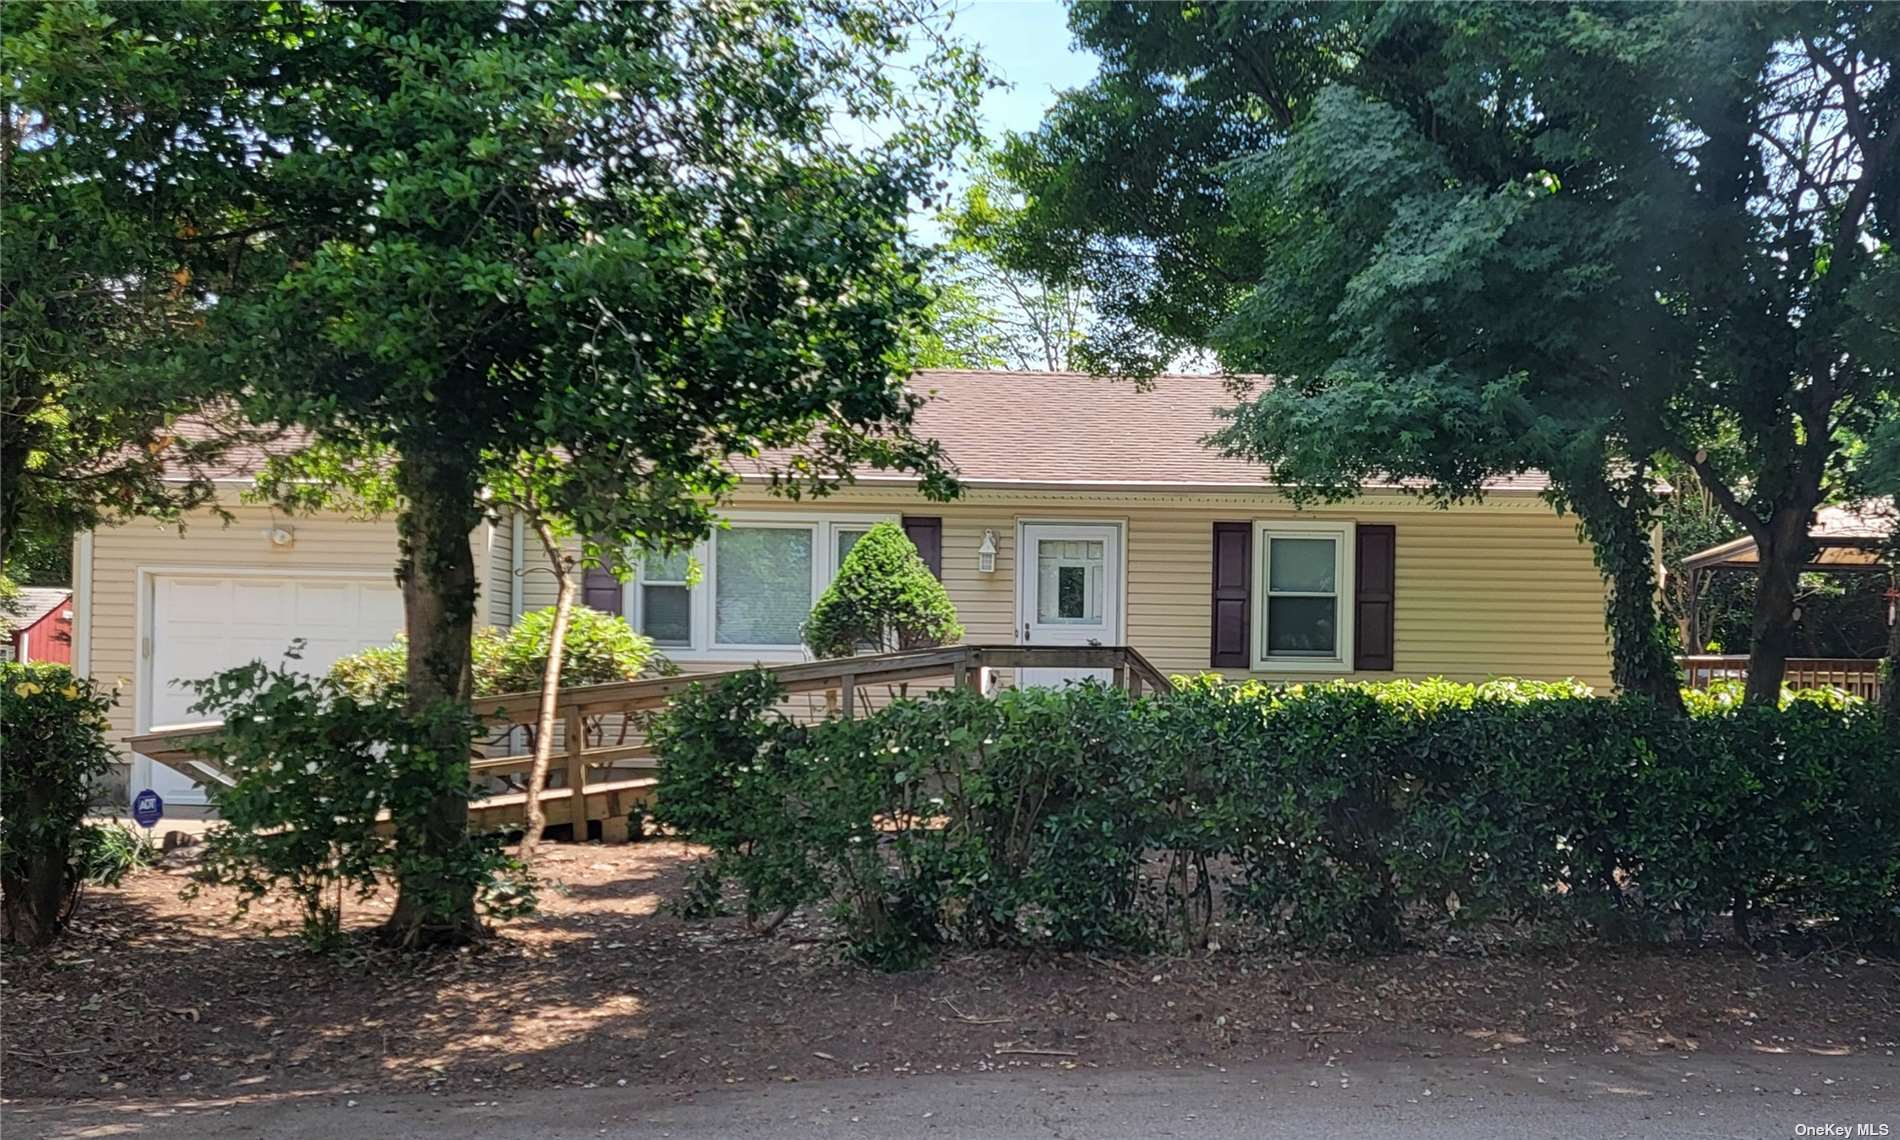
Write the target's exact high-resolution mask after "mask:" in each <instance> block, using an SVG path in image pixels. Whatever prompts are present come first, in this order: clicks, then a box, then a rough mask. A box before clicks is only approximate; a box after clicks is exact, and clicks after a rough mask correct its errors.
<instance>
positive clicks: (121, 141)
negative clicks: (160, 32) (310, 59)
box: [0, 2, 259, 585]
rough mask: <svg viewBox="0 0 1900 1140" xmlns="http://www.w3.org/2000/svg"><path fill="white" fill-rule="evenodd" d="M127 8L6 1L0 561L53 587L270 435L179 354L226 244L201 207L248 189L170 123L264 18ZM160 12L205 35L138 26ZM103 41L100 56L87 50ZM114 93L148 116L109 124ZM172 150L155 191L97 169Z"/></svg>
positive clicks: (148, 183) (191, 106) (2, 568)
mask: <svg viewBox="0 0 1900 1140" xmlns="http://www.w3.org/2000/svg"><path fill="white" fill-rule="evenodd" d="M119 16H120V17H121V18H125V19H122V20H115V19H113V18H111V17H110V16H109V15H108V12H107V11H106V10H105V9H103V8H101V7H100V6H97V5H80V4H62V3H34V2H28V3H22V4H8V5H7V6H6V8H5V9H4V10H3V11H0V71H4V73H5V75H6V76H7V87H8V91H7V104H6V108H5V110H4V119H3V120H0V166H3V168H4V182H5V184H6V194H5V195H4V197H3V198H0V235H3V237H0V240H4V244H5V246H6V250H7V256H6V257H5V258H4V259H0V297H4V298H5V306H6V345H5V349H4V352H3V353H0V357H3V359H0V407H3V408H4V412H5V414H4V415H0V486H4V487H6V488H7V493H6V495H5V496H4V497H0V572H4V573H7V574H10V575H13V576H15V577H17V578H19V579H20V580H22V581H26V582H31V583H36V584H37V583H44V584H49V585H50V584H55V583H61V582H65V581H68V580H70V579H69V577H67V576H66V575H64V574H62V573H61V567H62V566H63V565H64V563H65V562H66V555H65V553H64V552H65V550H66V549H67V548H68V547H69V546H70V544H71V541H72V535H73V532H74V531H75V530H80V529H85V528H89V527H92V526H96V525H98V524H99V523H100V522H102V521H109V520H116V519H125V518H130V517H135V516H158V517H166V518H169V517H175V516H176V515H177V514H178V513H179V512H181V511H183V510H187V509H189V508H192V507H194V506H199V505H203V504H205V503H207V502H208V501H209V500H210V499H211V495H212V491H213V485H212V481H211V478H210V477H209V474H208V472H207V466H206V465H207V464H208V463H209V462H210V461H212V460H214V459H215V458H216V457H217V456H218V454H219V453H220V452H221V450H222V449H223V447H224V446H225V445H226V444H227V443H229V442H232V441H234V440H242V439H251V438H255V437H256V436H257V435H258V434H259V433H258V432H256V431H255V430H247V429H242V428H240V427H238V426H237V425H235V424H231V423H228V422H219V421H217V420H216V419H215V418H214V417H210V416H206V415H204V414H203V404H204V402H205V400H206V398H207V397H208V396H209V395H210V394H212V393H214V392H217V391H219V390H220V383H221V381H222V378H220V377H215V376H211V375H208V374H205V373H202V372H194V371H192V370H189V369H181V368H172V367H168V366H165V365H164V364H163V357H164V356H165V355H166V354H167V353H169V352H171V351H173V350H175V349H176V347H177V346H178V345H179V344H181V343H183V342H186V341H189V340H192V339H194V338H195V337H197V336H199V335H201V332H202V322H200V321H198V320H197V317H198V316H199V313H198V311H197V310H198V307H199V306H200V305H201V304H202V303H203V301H204V300H205V299H206V297H207V296H208V295H209V292H210V291H212V290H215V289H216V288H218V287H219V283H218V278H219V273H218V269H219V268H222V265H221V263H224V262H225V261H226V260H227V259H225V258H224V257H222V256H213V257H206V256H204V255H205V254H206V252H207V251H206V248H205V247H204V246H203V245H202V244H201V243H200V241H199V240H198V239H199V231H198V229H197V227H196V226H194V225H193V222H194V221H195V222H196V223H197V226H204V227H208V228H214V227H217V226H219V225H220V224H221V222H222V220H223V213H224V211H225V210H226V209H227V208H230V207H232V206H233V205H234V203H233V201H232V199H231V197H230V196H229V194H228V191H229V189H230V187H229V183H228V180H227V179H226V178H224V177H222V176H221V174H220V171H219V168H220V166H221V164H222V163H223V161H224V159H225V158H226V156H224V155H220V154H215V153H212V152H211V151H210V150H208V149H207V150H202V151H193V150H190V149H188V148H178V149H177V150H172V144H173V136H172V130H173V129H175V128H178V127H179V125H180V124H181V122H183V121H185V120H189V119H191V118H193V117H194V116H195V115H196V114H197V113H199V112H201V111H202V110H203V108H204V107H205V106H207V105H208V104H210V103H212V102H215V101H216V100H217V98H218V97H219V96H220V95H221V94H222V93H223V92H224V90H225V88H226V85H227V83H228V82H229V80H228V78H227V76H228V75H229V74H231V72H232V69H233V68H241V67H242V66H243V64H242V63H241V62H240V60H241V59H243V58H244V57H245V56H246V52H247V49H248V47H249V46H250V45H249V43H248V37H247V36H246V35H245V34H244V31H243V29H244V25H245V21H246V20H247V19H248V18H249V17H248V15H247V14H246V13H245V12H244V11H243V9H242V8H240V7H239V6H237V5H213V6H202V7H198V8H195V9H190V10H187V9H185V8H182V7H178V6H174V7H173V8H172V9H171V10H169V11H165V12H157V11H150V12H144V13H132V12H127V11H124V10H121V11H120V12H119ZM147 20H149V21H151V22H152V23H155V24H162V25H164V26H165V29H166V31H168V32H169V31H173V30H176V31H179V32H181V33H184V34H186V35H188V36H189V37H190V39H189V42H188V43H173V42H168V40H169V37H166V39H164V40H160V39H157V38H150V39H148V38H146V37H144V36H142V35H140V34H139V31H138V29H136V28H131V27H127V26H126V24H127V23H142V22H144V21H147ZM95 51H96V52H99V53H100V55H99V56H97V57H95V62H96V63H97V66H90V67H76V66H74V60H75V57H76V56H77V55H82V54H90V53H93V52H95ZM168 57H170V58H168ZM154 70H156V71H158V72H162V73H164V74H165V76H166V78H165V81H164V82H153V81H152V77H153V74H154ZM134 106H136V111H133V110H130V108H132V107H134ZM107 107H114V108H120V109H123V113H125V114H128V115H136V116H137V119H138V122H139V124H140V126H139V129H128V130H123V131H121V130H97V129H95V124H96V123H97V121H98V117H99V116H100V115H101V114H102V112H103V113H110V112H104V109H105V108H107ZM167 151H171V153H170V155H169V158H170V161H169V162H167V163H166V166H167V168H168V172H169V173H170V174H171V175H172V177H166V178H141V179H139V183H140V185H139V186H138V187H137V188H135V187H134V186H133V185H131V184H128V183H127V182H123V181H118V180H114V179H101V178H99V177H97V171H98V167H99V164H101V163H102V162H109V163H111V164H113V165H115V166H118V167H121V168H123V169H126V170H139V171H149V170H152V169H153V168H154V166H155V164H156V163H157V162H158V160H159V157H160V155H161V154H162V153H164V152H167ZM219 252H220V254H222V252H223V251H219ZM183 417H190V418H191V419H192V420H193V421H194V422H193V423H192V424H191V426H190V428H189V430H185V429H182V428H181V427H180V425H179V423H178V421H179V419H180V418H183Z"/></svg>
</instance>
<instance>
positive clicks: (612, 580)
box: [581, 566, 627, 614]
mask: <svg viewBox="0 0 1900 1140" xmlns="http://www.w3.org/2000/svg"><path fill="white" fill-rule="evenodd" d="M581 605H584V606H586V607H587V608H588V609H590V610H599V611H600V612H601V613H604V614H624V613H625V612H626V609H627V594H626V591H625V590H624V589H623V588H622V586H621V582H620V579H618V578H616V577H614V576H613V572H612V571H609V570H605V569H603V568H601V567H599V566H589V567H586V568H585V569H583V570H582V571H581Z"/></svg>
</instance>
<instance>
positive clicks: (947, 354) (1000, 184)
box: [919, 156, 1088, 372]
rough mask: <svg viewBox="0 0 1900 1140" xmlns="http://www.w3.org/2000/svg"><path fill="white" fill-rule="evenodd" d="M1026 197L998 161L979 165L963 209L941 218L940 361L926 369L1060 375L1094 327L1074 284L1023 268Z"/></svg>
mask: <svg viewBox="0 0 1900 1140" xmlns="http://www.w3.org/2000/svg"><path fill="white" fill-rule="evenodd" d="M1022 210H1023V206H1022V201H1021V194H1020V192H1019V191H1017V189H1016V188H1015V187H1014V186H1013V185H1011V184H1010V182H1009V181H1008V179H1007V177H1006V176H1005V175H1004V173H1003V171H1002V168H1001V167H1000V166H999V165H998V163H997V161H996V159H995V157H994V156H985V158H984V159H983V160H982V161H979V162H978V163H976V164H975V166H974V169H973V171H972V174H971V179H970V182H969V183H968V185H966V186H965V187H964V189H963V191H962V192H961V194H960V195H959V196H958V198H957V200H956V202H955V203H954V204H953V205H951V206H950V207H949V208H947V209H945V210H943V211H942V212H940V213H939V214H938V215H937V223H938V225H940V226H942V227H943V230H944V233H945V241H944V244H943V247H942V249H941V250H940V256H939V262H938V276H939V279H940V292H939V294H938V297H937V299H936V302H935V304H934V307H933V311H932V319H931V328H932V331H933V333H934V335H935V340H934V342H933V344H934V346H935V347H936V348H937V351H936V352H935V353H926V354H925V356H924V357H923V359H922V360H921V361H920V363H919V367H926V368H932V367H962V368H1014V369H1016V370H1018V371H1023V372H1034V371H1049V372H1061V371H1064V370H1066V369H1067V368H1068V367H1069V365H1070V361H1069V355H1070V353H1071V351H1072V350H1073V349H1074V348H1075V346H1076V345H1077V344H1078V343H1079V342H1080V341H1081V339H1082V336H1083V333H1084V331H1085V330H1086V328H1087V326H1088V294H1087V291H1086V290H1085V289H1084V288H1083V287H1082V286H1081V284H1080V283H1079V282H1077V281H1075V280H1074V279H1064V280H1055V279H1049V278H1045V277H1041V276H1039V275H1037V274H1036V273H1033V272H1029V271H1026V270H1024V269H1022V268H1020V267H1019V264H1020V263H1021V262H1022V261H1024V260H1025V259H1024V258H1023V257H1021V256H1020V255H1019V254H1018V253H1017V252H1016V251H1015V250H1014V249H1013V248H1012V246H1013V243H1014V242H1015V240H1016V233H1017V229H1018V226H1019V224H1020V218H1021V216H1022Z"/></svg>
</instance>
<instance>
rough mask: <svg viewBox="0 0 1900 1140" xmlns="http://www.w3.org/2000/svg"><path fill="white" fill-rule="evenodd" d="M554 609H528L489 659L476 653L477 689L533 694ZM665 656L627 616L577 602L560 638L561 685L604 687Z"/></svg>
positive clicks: (538, 682) (545, 653)
mask: <svg viewBox="0 0 1900 1140" xmlns="http://www.w3.org/2000/svg"><path fill="white" fill-rule="evenodd" d="M553 628H554V607H552V606H549V607H548V608H547V609H543V610H532V611H530V612H528V613H525V614H522V615H521V618H520V620H518V621H516V622H515V624H514V625H512V626H510V627H509V628H508V629H507V631H506V632H505V633H504V634H503V636H502V638H501V640H500V644H499V646H498V647H497V649H496V652H495V654H494V656H493V658H492V660H483V656H482V654H481V653H480V651H479V650H478V651H477V653H476V662H477V664H476V680H475V685H476V689H475V691H476V693H477V694H478V695H479V694H485V693H521V692H532V691H534V690H536V689H539V688H540V687H541V679H542V677H543V676H544V675H545V674H546V672H547V661H548V642H549V635H550V633H551V632H552V630H553ZM663 660H664V659H663V658H660V657H659V656H658V655H657V654H656V653H655V652H654V649H653V642H652V641H650V640H649V639H648V638H646V637H645V636H643V635H642V634H639V633H635V632H634V630H633V627H632V626H630V625H628V624H627V622H626V619H625V618H622V617H620V616H619V615H618V614H605V613H602V612H600V611H599V610H595V609H589V608H588V607H586V606H575V607H574V610H573V612H572V613H571V614H570V615H569V618H568V627H567V635H566V636H565V637H564V638H563V639H562V642H561V686H562V687H563V688H566V687H568V686H570V685H603V684H606V683H608V682H610V681H632V680H636V679H638V678H640V677H643V676H649V675H651V674H650V673H649V670H650V669H653V668H655V667H656V666H658V665H659V664H660V663H661V662H662V661H663Z"/></svg>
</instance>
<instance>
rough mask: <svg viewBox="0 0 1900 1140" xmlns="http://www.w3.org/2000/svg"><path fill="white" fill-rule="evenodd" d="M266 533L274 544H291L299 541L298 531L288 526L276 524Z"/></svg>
mask: <svg viewBox="0 0 1900 1140" xmlns="http://www.w3.org/2000/svg"><path fill="white" fill-rule="evenodd" d="M264 533H265V535H266V536H267V537H269V539H270V544H271V545H272V546H289V545H291V544H292V543H294V542H296V541H297V532H296V531H295V530H292V529H291V528H290V527H287V526H274V527H272V528H270V529H269V530H267V531H265V532H264Z"/></svg>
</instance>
